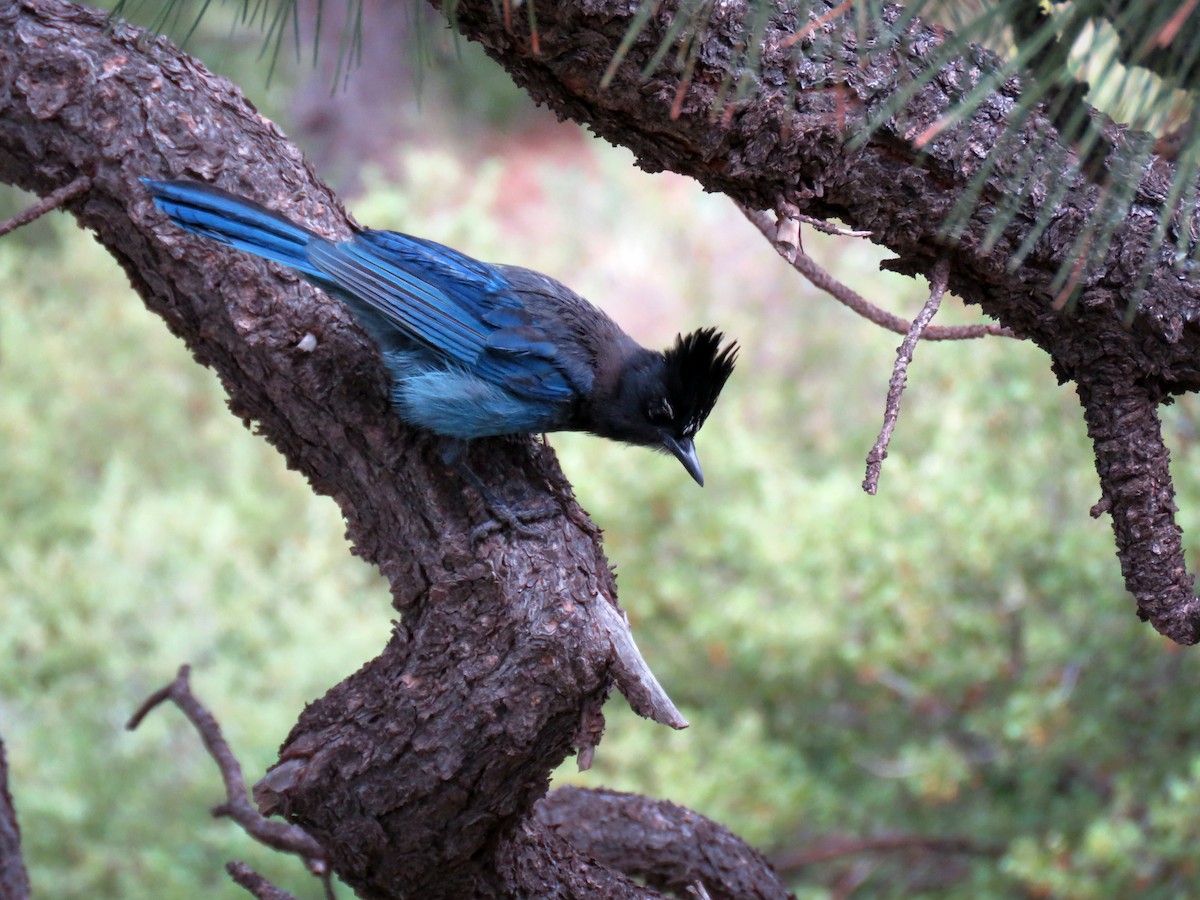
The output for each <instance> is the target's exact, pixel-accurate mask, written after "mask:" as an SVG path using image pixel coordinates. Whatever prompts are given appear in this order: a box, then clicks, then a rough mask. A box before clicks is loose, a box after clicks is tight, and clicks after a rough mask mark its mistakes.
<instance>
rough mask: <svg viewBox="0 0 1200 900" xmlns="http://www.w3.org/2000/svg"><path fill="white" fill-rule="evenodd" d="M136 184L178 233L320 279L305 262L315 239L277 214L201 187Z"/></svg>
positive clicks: (171, 183) (175, 183)
mask: <svg viewBox="0 0 1200 900" xmlns="http://www.w3.org/2000/svg"><path fill="white" fill-rule="evenodd" d="M142 183H143V184H145V185H146V187H147V188H148V189H149V190H150V193H151V194H152V195H153V196H154V202H155V203H157V204H158V208H159V209H161V210H162V211H163V212H164V213H166V214H167V215H168V216H170V218H171V220H172V221H173V222H175V224H177V225H179V226H180V227H181V228H185V229H187V230H188V231H191V232H193V233H195V234H199V235H203V236H204V237H207V238H212V239H214V240H217V241H220V242H221V243H223V244H228V245H229V246H231V247H235V248H237V249H238V250H245V251H246V252H248V253H253V254H255V255H256V256H261V257H263V258H265V259H269V260H272V261H273V262H277V263H282V264H283V265H285V266H290V267H291V268H293V269H296V270H297V271H299V272H302V273H304V274H305V275H311V276H315V277H317V278H320V277H321V273H320V272H319V271H318V270H317V269H316V268H315V267H314V266H313V264H312V263H311V262H310V261H309V258H308V245H309V242H310V241H312V240H313V239H314V238H316V237H317V236H316V235H315V234H313V233H312V232H311V231H309V230H308V229H306V228H302V227H301V226H299V225H297V224H296V223H294V222H292V221H290V220H289V219H286V218H284V217H283V216H281V215H280V214H279V213H277V212H274V211H272V210H269V209H267V208H266V207H265V206H260V205H258V204H257V203H254V202H252V201H250V200H245V199H243V198H241V197H236V196H234V195H233V194H230V193H227V192H226V191H223V190H221V189H220V188H215V187H212V186H210V185H206V184H198V183H196V182H183V181H154V180H152V179H150V178H143V179H142Z"/></svg>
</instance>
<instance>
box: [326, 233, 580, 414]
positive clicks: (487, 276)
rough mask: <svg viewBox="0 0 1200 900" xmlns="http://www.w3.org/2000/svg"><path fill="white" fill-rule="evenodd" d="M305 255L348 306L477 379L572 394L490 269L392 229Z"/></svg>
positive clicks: (554, 356)
mask: <svg viewBox="0 0 1200 900" xmlns="http://www.w3.org/2000/svg"><path fill="white" fill-rule="evenodd" d="M308 259H309V261H310V262H311V264H312V266H313V267H314V268H315V269H317V270H318V271H319V272H320V273H321V277H322V278H323V279H324V280H328V281H329V282H331V283H332V284H334V285H336V286H337V287H338V288H339V289H340V290H341V292H342V294H343V296H344V297H345V299H347V300H348V301H350V302H351V304H352V305H353V303H354V302H355V301H358V302H360V303H363V304H365V305H366V306H367V307H368V308H369V310H370V311H371V312H372V313H374V314H376V315H377V316H378V317H380V318H381V319H382V320H383V321H384V322H385V323H387V324H388V325H390V326H391V327H394V328H396V329H397V330H399V331H400V332H402V333H403V334H404V335H405V336H407V337H408V338H410V339H411V340H413V341H415V342H416V343H418V344H420V345H422V346H424V347H425V348H427V349H428V350H430V351H432V352H433V353H434V354H436V355H438V356H441V357H444V358H445V359H447V360H449V361H451V362H453V363H455V364H457V365H459V366H461V367H463V368H464V369H467V370H469V371H470V372H471V373H472V374H473V375H475V376H476V377H478V378H482V379H483V380H485V381H488V382H491V383H492V384H495V385H497V386H499V387H503V388H504V389H505V390H508V391H512V392H514V393H517V394H521V395H524V396H527V397H530V398H531V399H537V400H548V401H568V400H571V399H572V398H573V397H574V396H576V394H577V389H576V387H575V386H574V385H573V384H572V382H571V380H570V378H569V377H568V376H567V374H566V366H565V365H564V364H563V362H562V361H561V360H560V359H559V356H558V352H557V349H556V348H555V346H554V344H553V343H552V342H551V341H550V340H549V339H548V338H547V336H546V335H545V333H544V332H543V331H542V330H541V329H540V328H538V327H537V324H536V323H535V322H534V321H533V320H532V319H531V317H530V316H529V314H528V313H527V312H526V310H525V308H524V305H523V304H522V302H521V298H520V297H519V296H518V295H517V294H516V293H515V292H514V291H513V289H512V286H511V285H510V284H509V282H508V280H507V279H506V278H505V277H504V275H503V274H502V273H501V272H500V271H499V270H498V269H496V268H495V267H493V266H489V265H487V264H486V263H482V262H480V261H479V260H476V259H472V258H471V257H469V256H465V255H463V254H462V253H459V252H458V251H457V250H452V249H451V248H449V247H445V246H442V245H441V244H437V243H434V242H433V241H427V240H424V239H422V238H415V237H411V236H409V235H406V234H400V233H399V232H395V231H371V230H365V231H362V232H360V233H359V234H358V235H357V236H355V237H354V238H353V239H352V240H349V241H342V242H338V243H333V242H330V241H324V240H317V241H313V242H312V243H311V244H309V247H308Z"/></svg>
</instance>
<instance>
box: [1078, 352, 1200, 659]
mask: <svg viewBox="0 0 1200 900" xmlns="http://www.w3.org/2000/svg"><path fill="white" fill-rule="evenodd" d="M1122 367H1123V366H1122V365H1121V364H1119V363H1118V364H1116V365H1114V368H1117V369H1120V368H1122ZM1076 389H1077V391H1078V393H1079V399H1080V401H1081V402H1082V403H1083V415H1084V419H1086V420H1087V427H1088V436H1089V437H1090V438H1091V439H1092V444H1093V446H1094V447H1095V451H1096V472H1097V473H1098V474H1099V476H1100V490H1101V492H1102V493H1101V500H1100V503H1098V504H1096V506H1095V507H1094V508H1093V512H1092V514H1093V515H1096V516H1099V515H1101V514H1102V513H1104V512H1109V513H1111V514H1112V525H1113V533H1114V534H1115V535H1116V540H1117V558H1118V559H1119V560H1120V561H1121V571H1122V572H1123V573H1124V574H1125V583H1126V584H1127V585H1128V587H1129V590H1130V592H1132V594H1133V596H1134V598H1135V599H1136V600H1137V606H1138V616H1139V617H1141V618H1142V619H1143V620H1149V621H1150V623H1151V624H1152V625H1153V626H1154V627H1155V628H1156V629H1157V630H1158V631H1159V632H1160V633H1162V634H1164V635H1166V636H1167V637H1169V638H1170V639H1171V640H1173V641H1177V642H1178V643H1180V644H1195V643H1196V642H1197V640H1200V600H1198V599H1197V597H1196V593H1195V591H1196V588H1195V579H1194V578H1193V576H1192V575H1191V574H1190V573H1189V572H1188V570H1187V564H1186V562H1185V560H1184V554H1183V531H1182V529H1180V527H1179V526H1178V525H1177V524H1175V512H1176V508H1175V500H1174V497H1175V488H1174V487H1173V485H1172V483H1171V472H1170V461H1171V455H1170V453H1169V452H1168V450H1167V448H1166V445H1165V444H1164V443H1163V438H1162V424H1161V422H1160V421H1159V417H1158V402H1157V400H1156V399H1155V398H1153V397H1151V396H1150V394H1149V393H1148V392H1147V391H1146V390H1145V389H1144V388H1142V387H1140V386H1138V385H1135V384H1129V383H1128V382H1127V381H1126V380H1125V379H1123V378H1122V377H1121V373H1120V372H1116V373H1112V374H1111V375H1110V377H1108V378H1098V379H1094V380H1093V379H1092V378H1088V379H1086V380H1081V381H1080V382H1079V383H1078V384H1077V385H1076Z"/></svg>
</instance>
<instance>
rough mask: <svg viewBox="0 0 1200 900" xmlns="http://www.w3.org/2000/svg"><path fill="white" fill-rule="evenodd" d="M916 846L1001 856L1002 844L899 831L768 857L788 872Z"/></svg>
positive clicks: (925, 849)
mask: <svg viewBox="0 0 1200 900" xmlns="http://www.w3.org/2000/svg"><path fill="white" fill-rule="evenodd" d="M907 850H917V851H920V852H923V853H943V854H948V855H962V856H987V857H997V856H1003V855H1004V852H1005V848H1004V847H1002V846H999V845H995V844H978V843H976V842H975V841H972V840H969V839H967V838H960V837H927V836H925V835H919V834H899V835H893V836H890V837H878V838H845V839H837V838H834V839H831V840H828V841H825V842H823V843H818V844H816V845H815V846H813V847H809V848H808V849H806V850H796V851H793V852H791V853H787V854H783V855H780V856H775V857H772V859H771V865H773V866H774V867H775V870H776V871H777V872H784V873H792V872H795V871H797V870H799V869H803V868H805V867H807V866H811V865H815V864H816V863H823V862H829V861H830V860H834V859H840V858H842V857H844V856H857V855H858V854H860V853H902V852H904V851H907Z"/></svg>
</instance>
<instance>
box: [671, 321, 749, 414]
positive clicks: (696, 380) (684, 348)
mask: <svg viewBox="0 0 1200 900" xmlns="http://www.w3.org/2000/svg"><path fill="white" fill-rule="evenodd" d="M724 337H725V336H724V335H723V334H722V333H721V332H719V331H717V330H716V329H715V328H700V329H698V330H696V331H693V332H692V333H691V334H688V335H678V336H677V337H676V338H675V345H674V346H673V347H671V348H670V349H669V350H667V351H666V352H664V353H663V357H664V358H665V360H666V378H665V381H666V396H665V397H664V398H663V399H662V400H660V401H659V404H660V406H661V407H662V408H661V409H658V410H656V412H658V413H659V415H660V416H662V417H664V418H669V419H670V420H671V421H673V422H674V423H675V424H676V427H678V428H679V430H680V433H681V434H682V436H683V437H689V438H690V437H693V436H694V435H695V434H696V432H698V431H699V430H700V426H701V425H703V424H704V420H705V419H707V418H708V414H709V413H710V412H712V409H713V407H714V406H715V405H716V403H717V398H718V397H719V396H720V395H721V388H723V387H725V382H726V381H728V380H729V376H730V375H732V374H733V366H734V363H736V362H737V351H738V346H737V343H736V342H733V341H731V342H730V343H728V344H726V345H725V346H724V347H722V346H721V340H722V339H723V338H724Z"/></svg>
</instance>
